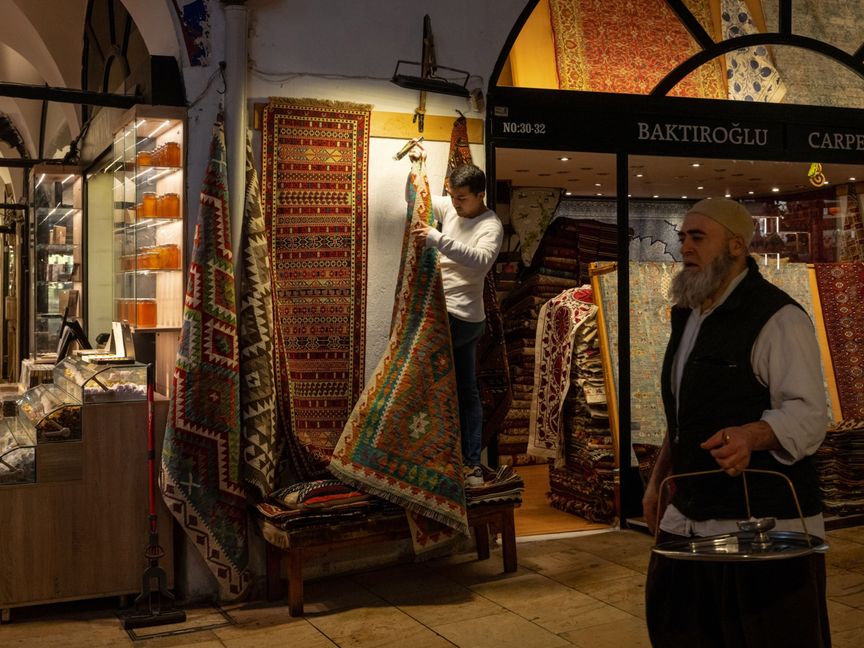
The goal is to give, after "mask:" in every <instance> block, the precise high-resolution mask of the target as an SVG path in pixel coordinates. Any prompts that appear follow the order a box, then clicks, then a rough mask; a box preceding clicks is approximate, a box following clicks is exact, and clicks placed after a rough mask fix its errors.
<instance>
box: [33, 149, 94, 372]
mask: <svg viewBox="0 0 864 648" xmlns="http://www.w3.org/2000/svg"><path fill="white" fill-rule="evenodd" d="M32 186H33V196H32V205H33V215H32V223H31V228H30V243H31V250H32V253H31V254H32V259H33V261H32V263H33V275H32V276H33V279H32V281H31V291H32V299H31V304H32V307H31V308H32V310H31V317H32V326H31V340H30V352H31V355H32V356H34V357H35V358H37V359H38V358H43V359H50V358H51V357H52V356H53V355H54V354H56V351H57V343H58V340H59V335H60V326H61V323H62V320H63V316H64V315H66V316H67V317H69V318H72V319H78V318H80V317H81V304H82V303H83V294H82V293H83V281H82V278H83V276H84V273H83V267H82V259H83V255H82V246H81V242H82V237H83V212H82V209H81V186H82V176H81V173H80V170H79V169H78V168H77V167H66V166H56V165H50V166H36V167H34V169H33V178H32Z"/></svg>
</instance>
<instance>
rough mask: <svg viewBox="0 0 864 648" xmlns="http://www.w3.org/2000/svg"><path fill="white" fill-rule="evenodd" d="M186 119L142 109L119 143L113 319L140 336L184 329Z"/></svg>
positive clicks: (131, 116)
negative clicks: (143, 331)
mask: <svg viewBox="0 0 864 648" xmlns="http://www.w3.org/2000/svg"><path fill="white" fill-rule="evenodd" d="M184 118H185V111H183V110H182V109H180V110H178V109H172V108H160V107H145V106H139V107H136V108H133V109H132V110H131V111H129V113H127V115H126V116H125V117H124V122H123V125H122V126H121V127H120V128H119V129H118V130H117V132H116V133H115V135H114V166H113V168H114V185H113V186H114V189H113V191H114V277H115V280H114V310H115V314H114V316H115V319H116V320H118V321H127V322H129V324H131V325H132V326H133V327H134V328H136V329H151V330H159V329H163V330H164V329H171V328H174V329H177V328H180V326H181V325H182V317H183V288H184V287H183V239H184V228H183V204H184V203H183V187H184V180H183V175H184V168H183V167H184V164H183V161H184V160H183V147H184V144H185V142H184Z"/></svg>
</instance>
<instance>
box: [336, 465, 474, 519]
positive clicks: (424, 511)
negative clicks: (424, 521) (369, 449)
mask: <svg viewBox="0 0 864 648" xmlns="http://www.w3.org/2000/svg"><path fill="white" fill-rule="evenodd" d="M327 469H328V470H329V471H330V472H331V473H332V474H333V475H334V476H335V477H336V478H337V479H341V480H342V481H344V482H345V483H347V484H349V485H351V486H356V487H357V488H360V489H361V490H365V491H366V492H367V493H369V494H370V495H375V496H376V497H380V498H381V499H384V500H387V501H388V502H391V503H393V504H396V505H397V506H401V507H403V508H405V509H407V510H409V511H411V512H412V513H417V514H419V515H422V516H423V517H427V518H429V519H430V520H433V521H434V522H438V523H439V524H443V525H444V526H447V527H450V528H451V529H453V530H455V531H456V532H458V533H460V534H462V535H465V536H467V535H469V533H470V529H469V527H468V518H467V512H466V518H465V520H464V521H463V520H455V519H453V518H452V517H448V516H446V515H443V514H441V513H436V512H435V511H432V510H430V509H429V508H428V507H426V506H423V505H422V504H418V503H417V502H415V501H414V500H412V499H410V498H407V497H401V496H400V495H398V494H397V493H394V492H393V491H391V490H387V489H385V488H381V487H380V486H377V485H375V484H370V483H369V482H367V481H364V480H362V479H360V478H359V477H357V476H356V475H354V474H351V473H347V472H343V471H342V470H341V469H340V468H339V466H338V465H334V464H333V463H332V462H331V463H330V465H329V466H327Z"/></svg>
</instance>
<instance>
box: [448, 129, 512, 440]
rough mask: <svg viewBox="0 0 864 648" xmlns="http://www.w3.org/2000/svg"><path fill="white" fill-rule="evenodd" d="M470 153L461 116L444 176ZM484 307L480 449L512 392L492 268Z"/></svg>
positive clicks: (501, 417) (479, 372)
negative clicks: (484, 328)
mask: <svg viewBox="0 0 864 648" xmlns="http://www.w3.org/2000/svg"><path fill="white" fill-rule="evenodd" d="M471 162H472V159H471V149H470V148H469V146H468V120H466V119H465V116H464V115H460V116H459V118H458V119H457V120H456V121H455V122H453V130H452V132H451V133H450V155H449V156H448V158H447V176H448V177H449V175H450V172H451V171H453V170H454V169H455V168H457V167H460V166H462V165H463V164H470V163H471ZM483 306H484V308H485V310H486V330H485V332H484V333H483V337H481V338H480V341H479V342H478V343H477V386H478V388H479V389H480V401H481V402H482V403H483V433H482V442H483V446H486V445H487V444H488V443H489V440H490V439H491V438H492V437H493V436H495V435H496V434H497V433H498V431H499V428H500V426H501V423H502V422H503V421H504V417H505V416H506V415H507V410H509V409H510V403H511V402H512V401H513V389H512V388H511V386H510V366H509V364H508V363H507V347H506V346H505V343H504V320H503V319H502V318H501V306H500V305H499V304H498V291H497V289H496V287H495V270H494V268H493V269H492V270H490V271H489V272H488V273H487V274H486V281H485V282H484V284H483Z"/></svg>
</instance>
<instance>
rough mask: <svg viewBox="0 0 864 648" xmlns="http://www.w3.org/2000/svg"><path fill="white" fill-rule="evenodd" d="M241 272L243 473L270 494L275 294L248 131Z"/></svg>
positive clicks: (274, 448) (276, 447)
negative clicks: (244, 470)
mask: <svg viewBox="0 0 864 648" xmlns="http://www.w3.org/2000/svg"><path fill="white" fill-rule="evenodd" d="M241 236H242V254H243V276H242V277H241V279H240V285H241V291H242V292H241V294H240V317H239V325H240V404H241V414H240V417H241V420H242V425H243V439H244V452H243V455H244V458H245V460H246V472H245V478H246V481H247V482H248V483H250V484H251V485H253V486H254V487H256V488H257V489H258V491H259V494H260V495H261V496H262V497H266V496H267V495H268V494H269V493H270V492H271V491H272V490H273V489H274V488H275V485H276V478H277V475H276V466H277V464H278V461H279V457H280V453H281V446H282V443H281V438H280V436H279V435H278V432H277V428H276V391H275V388H276V384H275V380H274V375H273V338H272V333H271V332H272V331H273V302H272V299H273V295H272V289H271V281H270V256H269V255H268V250H267V227H266V225H265V224H264V212H263V211H262V209H261V192H260V188H259V184H258V172H257V171H256V170H255V165H254V164H253V163H252V140H251V139H250V138H249V135H248V134H247V137H246V201H245V205H244V209H243V232H242V234H241Z"/></svg>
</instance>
